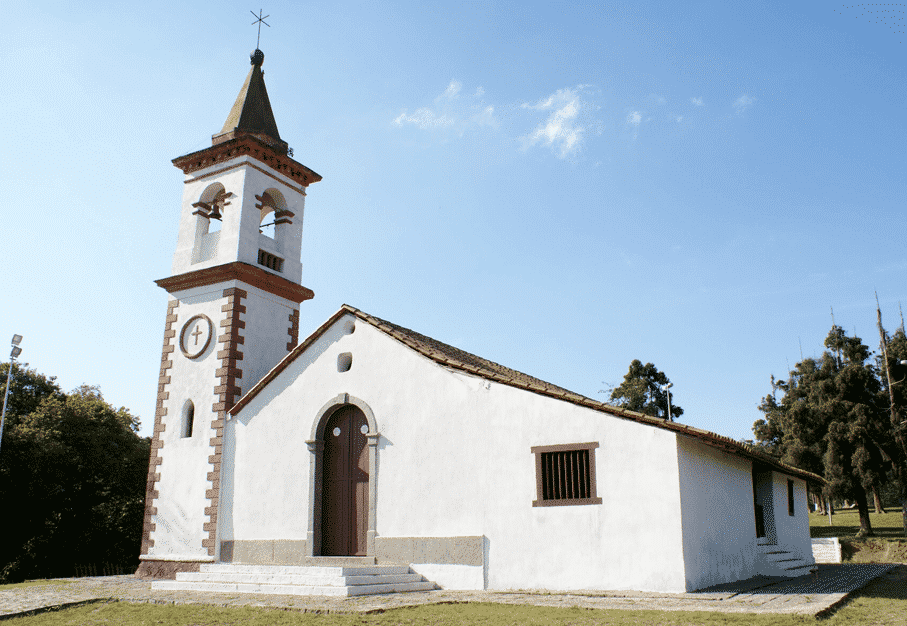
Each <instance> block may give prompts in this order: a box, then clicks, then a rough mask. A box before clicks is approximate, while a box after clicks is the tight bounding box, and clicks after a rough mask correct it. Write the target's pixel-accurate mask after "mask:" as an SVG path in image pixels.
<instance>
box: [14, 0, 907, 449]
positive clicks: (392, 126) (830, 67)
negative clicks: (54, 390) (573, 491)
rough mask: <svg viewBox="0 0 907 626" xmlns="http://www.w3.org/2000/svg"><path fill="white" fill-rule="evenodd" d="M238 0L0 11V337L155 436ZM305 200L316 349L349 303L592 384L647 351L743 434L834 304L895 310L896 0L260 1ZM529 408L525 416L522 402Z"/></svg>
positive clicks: (249, 44) (526, 366) (241, 70)
mask: <svg viewBox="0 0 907 626" xmlns="http://www.w3.org/2000/svg"><path fill="white" fill-rule="evenodd" d="M259 8H260V7H258V6H255V7H253V6H249V5H247V4H242V3H237V2H232V1H229V2H216V3H215V2H207V3H203V2H192V1H189V2H183V3H156V2H144V3H122V4H99V3H88V4H85V5H82V6H80V7H76V6H75V4H73V3H55V2H40V1H38V2H29V3H25V4H23V5H22V6H17V7H16V8H15V11H14V12H11V13H10V14H9V15H8V16H7V19H5V20H4V22H3V25H2V26H0V29H2V30H0V35H2V36H0V49H2V50H3V63H2V69H0V72H2V76H0V78H2V84H3V85H4V89H3V92H4V95H3V98H2V111H3V115H2V116H0V133H2V134H0V136H2V137H3V145H4V149H3V150H2V153H0V207H2V208H0V211H2V216H3V220H2V229H0V245H2V249H3V250H4V252H5V257H6V259H7V261H6V263H5V264H4V266H5V268H6V271H5V272H4V277H3V279H2V283H0V284H2V287H3V289H2V292H3V302H4V306H3V307H0V336H2V335H3V334H4V333H5V334H6V335H10V336H11V335H12V334H13V333H20V334H23V335H24V336H25V340H24V342H23V344H22V347H23V348H24V352H23V355H22V356H23V359H24V361H26V362H28V363H29V364H30V365H31V366H32V367H35V368H37V369H38V370H39V371H41V372H43V373H46V374H48V375H56V376H57V377H58V380H59V382H60V384H61V385H62V386H63V387H64V389H67V390H68V389H72V388H73V387H75V386H77V385H79V384H81V383H83V382H85V383H89V384H97V385H100V386H101V390H102V392H103V393H104V396H105V398H106V399H107V400H108V401H109V402H111V403H112V404H114V405H116V406H120V405H124V406H126V407H128V408H129V409H130V410H131V411H132V412H133V413H135V414H137V415H139V416H140V417H141V419H142V423H143V426H142V432H143V434H150V431H151V425H152V421H153V415H154V402H155V395H156V383H157V373H158V363H159V360H160V346H161V341H162V336H163V328H164V319H163V318H164V313H165V306H166V294H165V292H164V291H163V290H161V289H159V288H158V287H157V286H155V285H154V283H153V281H154V280H155V279H159V278H163V277H166V276H167V275H168V274H169V271H170V262H171V257H172V254H173V250H174V247H175V243H176V234H177V231H176V229H177V222H178V216H179V209H180V194H181V186H182V175H181V173H180V172H179V170H177V169H176V168H174V167H173V166H172V164H171V163H170V160H171V159H172V158H174V157H177V156H180V155H182V154H186V153H188V152H192V151H194V150H198V149H201V148H204V147H206V146H207V145H210V137H211V135H212V134H213V133H215V132H217V131H219V130H220V128H221V126H222V125H223V122H224V119H225V118H226V116H227V113H228V112H229V110H230V107H231V105H232V104H233V101H234V99H235V97H236V94H237V92H238V91H239V88H240V86H241V84H242V81H243V79H244V77H245V75H246V73H247V72H248V67H249V65H248V64H249V61H248V54H249V52H250V51H251V50H253V49H254V47H255V35H256V32H255V28H254V27H253V26H251V22H252V21H253V18H252V16H251V14H250V9H254V10H256V11H257V10H258V9H259ZM264 12H265V14H267V15H270V18H269V19H267V22H268V23H269V24H270V25H271V26H270V27H263V28H262V34H261V49H262V50H263V51H264V52H265V55H266V58H265V63H264V68H263V69H264V70H265V80H266V82H267V85H268V91H269V94H270V98H271V103H272V106H273V109H274V113H275V117H276V119H277V123H278V127H279V129H280V133H281V136H282V138H283V139H285V140H286V141H288V142H289V143H290V145H291V146H292V147H293V148H294V151H295V158H296V159H297V160H298V161H300V162H302V163H304V164H305V165H307V166H308V167H310V168H312V169H313V170H315V171H316V172H318V173H319V174H321V175H322V176H323V177H324V180H323V181H322V182H320V183H318V184H316V185H313V186H311V187H310V188H309V195H308V199H307V204H306V215H305V224H304V235H303V249H302V262H303V281H302V282H303V284H304V285H306V286H307V287H309V288H311V289H313V290H314V292H315V299H314V300H312V301H309V302H307V303H304V304H303V305H302V307H301V311H300V334H301V335H302V336H305V335H307V334H308V333H309V332H311V331H312V330H314V329H315V328H317V327H318V325H319V324H321V323H322V322H323V321H324V320H325V319H327V317H329V316H330V315H331V314H332V313H333V312H335V311H336V310H337V308H338V307H339V306H340V305H341V304H342V303H344V302H346V303H349V304H351V305H353V306H356V307H358V308H360V309H363V310H364V311H366V312H368V313H371V314H373V315H377V316H379V317H383V318H385V319H388V320H391V321H393V322H395V323H398V324H401V325H403V326H407V327H409V328H412V329H414V330H416V331H419V332H422V333H424V334H427V335H429V336H432V337H434V338H436V339H439V340H441V341H444V342H447V343H451V344H453V345H456V346H458V347H460V348H462V349H465V350H468V351H471V352H475V353H477V354H479V355H481V356H483V357H485V358H488V359H491V360H494V361H497V362H499V363H502V364H504V365H507V366H509V367H512V368H514V369H518V370H521V371H524V372H526V373H529V374H532V375H534V376H537V377H539V378H542V379H544V380H548V381H550V382H552V383H555V384H558V385H561V386H563V387H566V388H568V389H571V390H573V391H576V392H579V393H582V394H585V395H588V396H590V397H594V398H599V399H604V398H605V397H606V396H605V394H601V393H599V390H602V389H604V388H605V387H606V386H607V385H608V384H618V383H619V382H620V381H621V380H622V378H623V375H624V374H625V373H626V371H627V367H628V366H629V363H630V361H632V360H633V359H640V360H642V361H643V362H646V361H651V362H654V363H655V364H656V366H657V367H659V368H660V369H661V370H663V371H665V372H666V373H667V375H668V376H669V377H670V378H671V380H672V381H673V382H674V392H675V403H676V404H679V405H680V406H682V407H683V408H684V410H685V413H684V415H683V418H682V421H683V422H685V423H688V424H692V425H695V426H699V427H702V428H706V429H709V430H713V431H715V432H718V433H721V434H724V435H728V436H730V437H733V438H738V439H739V438H750V437H752V433H751V427H752V424H753V422H754V421H755V420H756V419H758V418H759V417H760V415H761V414H760V413H759V412H758V410H757V409H756V407H757V405H758V403H759V401H760V399H761V398H762V397H763V396H764V395H765V394H767V393H769V391H770V385H769V379H770V376H771V375H772V374H775V375H776V376H779V377H784V376H785V374H786V372H787V370H788V368H789V367H793V366H794V364H795V363H796V362H797V361H798V360H800V350H801V348H800V346H801V344H802V350H803V355H804V356H810V355H815V354H817V353H819V352H820V351H821V345H822V340H823V339H824V337H825V335H826V334H827V332H828V330H829V328H830V326H831V315H830V307H834V315H835V320H836V321H837V323H838V324H840V325H842V326H843V327H844V328H845V329H846V330H847V331H848V332H853V331H854V330H855V331H856V332H857V334H858V335H860V336H862V337H863V338H864V340H865V341H866V342H867V343H868V344H869V345H870V346H873V347H875V346H877V345H878V340H877V333H876V329H875V326H874V323H875V296H874V292H875V291H877V292H878V295H879V300H880V302H881V305H882V312H883V316H884V319H885V322H886V325H887V326H888V327H889V328H891V329H894V328H895V327H896V326H897V325H898V324H899V323H900V318H899V313H898V306H899V303H900V302H904V304H905V306H907V293H905V289H907V283H905V280H904V279H905V274H907V252H905V243H904V242H905V217H907V216H905V211H904V208H905V189H907V185H905V183H907V180H905V178H907V176H905V171H907V170H905V166H904V161H905V156H907V154H905V152H907V151H905V146H907V141H905V139H907V116H905V110H907V107H905V105H907V97H905V96H907V92H905V85H907V75H905V58H907V54H905V50H907V48H905V45H907V43H902V41H904V42H907V38H905V34H907V33H905V31H907V25H905V19H904V18H905V16H907V5H899V4H888V5H868V4H866V5H844V4H840V3H833V2H797V3H789V2H747V3H728V2H701V3H692V4H688V3H677V2H636V3H629V4H623V3H607V2H598V3H572V4H570V5H569V6H564V5H562V4H560V3H551V4H541V3H514V2H484V3H431V4H426V3H416V2H412V3H407V2H397V3H380V2H361V3H347V2H333V1H332V2H306V3H293V2H272V3H271V4H270V6H267V7H264ZM515 418H517V419H518V416H515Z"/></svg>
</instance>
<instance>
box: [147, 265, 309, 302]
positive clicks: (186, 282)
mask: <svg viewBox="0 0 907 626" xmlns="http://www.w3.org/2000/svg"><path fill="white" fill-rule="evenodd" d="M229 280H238V281H240V282H243V283H245V284H247V285H250V286H252V287H256V288H258V289H261V290H262V291H267V292H268V293H271V294H274V295H275V296H279V297H281V298H286V299H287V300H290V301H291V302H297V303H298V302H302V301H304V300H311V299H312V298H313V297H315V292H313V291H312V290H311V289H309V288H308V287H303V286H302V285H297V284H296V283H293V282H290V281H289V280H287V279H286V278H283V277H281V276H275V275H274V274H271V273H269V272H266V271H264V270H263V269H259V268H257V267H255V266H253V265H249V264H248V263H241V262H239V261H235V262H233V263H227V264H225V265H218V266H216V267H208V268H205V269H201V270H195V271H194V272H186V273H185V274H177V275H176V276H169V277H167V278H161V279H160V280H156V281H154V282H155V283H156V284H157V286H158V287H163V288H164V289H166V290H167V291H168V292H169V293H176V292H178V291H184V290H186V289H192V288H193V287H205V286H207V285H215V284H217V283H223V282H227V281H229Z"/></svg>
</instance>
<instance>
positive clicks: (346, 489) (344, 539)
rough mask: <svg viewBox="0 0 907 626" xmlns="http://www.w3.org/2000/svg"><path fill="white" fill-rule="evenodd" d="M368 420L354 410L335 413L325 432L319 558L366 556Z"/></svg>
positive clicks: (329, 420)
mask: <svg viewBox="0 0 907 626" xmlns="http://www.w3.org/2000/svg"><path fill="white" fill-rule="evenodd" d="M368 431H369V427H368V420H367V419H366V417H365V414H364V413H363V412H362V410H360V409H359V408H358V407H357V406H355V405H352V404H347V405H344V406H342V407H340V408H339V409H337V410H336V411H335V412H334V413H333V414H332V415H331V416H330V417H329V418H328V421H327V423H326V424H325V428H324V435H323V436H324V452H323V456H322V472H321V476H322V491H321V498H322V500H321V512H322V514H321V554H322V555H323V556H365V555H366V554H367V531H368V526H369V465H370V463H369V448H368V445H367V443H368V440H367V437H366V434H367V433H368Z"/></svg>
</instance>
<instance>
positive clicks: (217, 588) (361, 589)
mask: <svg viewBox="0 0 907 626" xmlns="http://www.w3.org/2000/svg"><path fill="white" fill-rule="evenodd" d="M151 588H152V589H160V590H169V591H205V592H221V593H262V594H269V595H292V596H347V597H348V596H362V595H372V594H379V593H400V592H406V591H431V590H433V589H435V584H434V583H432V582H427V581H423V582H408V583H386V584H374V585H356V586H351V587H333V586H317V585H269V584H265V583H224V582H189V581H179V580H156V581H154V582H152V583H151Z"/></svg>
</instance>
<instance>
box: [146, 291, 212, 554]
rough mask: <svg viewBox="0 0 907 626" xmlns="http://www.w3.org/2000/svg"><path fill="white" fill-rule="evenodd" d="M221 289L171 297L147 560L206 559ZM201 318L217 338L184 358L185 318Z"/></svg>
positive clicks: (183, 293) (184, 293) (187, 292)
mask: <svg viewBox="0 0 907 626" xmlns="http://www.w3.org/2000/svg"><path fill="white" fill-rule="evenodd" d="M224 288H225V287H224V285H220V286H217V287H200V288H196V289H192V290H187V291H184V292H180V293H178V294H176V295H175V296H173V297H175V298H176V299H178V300H180V305H179V306H178V307H177V308H176V309H175V310H174V313H175V314H176V316H177V320H176V322H175V323H174V324H173V329H174V330H175V331H176V337H174V338H173V339H172V340H171V344H172V345H174V346H175V349H174V351H173V352H171V353H170V360H171V361H172V362H173V365H172V367H171V368H170V370H169V371H168V376H170V379H171V382H170V384H168V385H167V386H166V387H165V389H166V391H167V393H168V394H169V397H168V398H167V399H166V400H164V403H163V406H164V408H166V409H167V414H166V415H164V416H163V418H162V419H161V421H162V423H163V424H164V426H165V429H164V432H162V433H161V434H160V440H161V441H162V442H163V446H162V447H161V449H160V450H159V451H158V455H159V457H160V458H161V463H160V465H158V472H159V473H160V475H161V477H160V480H159V481H158V483H157V491H158V493H159V494H160V496H159V497H158V498H157V499H156V500H155V501H154V506H155V507H156V508H157V514H156V515H154V516H153V517H152V520H151V521H152V522H153V523H154V524H155V529H154V530H153V531H152V533H151V539H153V540H154V545H153V546H152V547H151V548H150V549H149V552H148V554H149V558H151V557H153V558H170V559H177V558H178V559H185V560H197V559H207V558H208V551H207V549H206V548H203V547H202V540H203V539H206V538H207V533H206V532H204V529H203V525H204V523H205V522H206V521H207V518H206V517H205V515H204V510H205V507H206V506H207V505H208V503H207V499H206V498H205V490H206V489H207V488H208V487H209V485H210V483H209V482H208V481H206V476H207V474H208V472H210V471H211V466H210V464H209V463H208V456H209V455H210V454H211V447H210V445H209V441H210V439H211V437H213V436H214V431H213V429H212V428H211V422H212V420H213V419H214V416H215V414H214V412H213V410H212V406H213V404H214V403H215V402H216V397H215V395H214V386H215V378H214V371H215V369H216V368H218V367H220V360H219V359H218V358H217V350H218V347H217V345H218V344H217V337H216V335H217V331H218V322H219V321H220V320H221V319H222V318H223V316H224V314H223V313H222V312H221V310H220V308H221V305H222V303H223V301H224V299H223V296H222V293H223V290H224ZM199 314H204V315H207V316H208V317H209V318H210V319H211V322H212V323H213V326H214V335H215V336H214V337H212V340H211V342H210V343H209V345H208V347H207V349H206V350H205V352H204V353H203V354H202V355H201V356H199V357H198V358H197V359H194V360H193V359H187V358H186V357H185V356H183V354H182V353H181V352H180V349H179V339H180V337H179V335H180V331H181V330H182V328H183V325H184V324H185V323H186V321H187V320H189V319H190V318H192V317H194V316H195V315H199ZM186 400H192V403H193V404H194V405H195V416H194V424H193V432H192V436H191V437H188V438H185V437H183V436H182V435H183V408H184V406H185V403H186Z"/></svg>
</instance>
